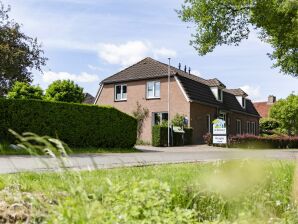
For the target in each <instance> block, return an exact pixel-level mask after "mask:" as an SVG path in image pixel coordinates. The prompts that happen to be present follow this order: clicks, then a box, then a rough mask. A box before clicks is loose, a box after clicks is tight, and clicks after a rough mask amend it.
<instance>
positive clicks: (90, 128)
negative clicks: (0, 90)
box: [0, 99, 137, 148]
mask: <svg viewBox="0 0 298 224" xmlns="http://www.w3.org/2000/svg"><path fill="white" fill-rule="evenodd" d="M9 128H10V129H13V130H14V131H16V132H18V133H23V132H29V131H30V132H34V133H36V134H38V135H42V136H44V135H47V136H51V137H56V138H59V139H60V140H62V141H64V142H65V143H67V144H69V145H70V146H73V147H104V148H113V147H115V148H130V147H132V146H133V145H134V144H135V142H136V135H137V122H136V120H135V119H134V118H133V117H131V116H129V115H127V114H125V113H122V112H120V111H118V110H116V109H115V108H112V107H98V106H95V105H81V104H71V103H61V102H47V101H39V100H1V99H0V140H6V141H8V142H13V141H14V138H13V136H12V135H11V134H9V132H8V129H9Z"/></svg>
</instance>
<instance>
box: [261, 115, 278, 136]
mask: <svg viewBox="0 0 298 224" xmlns="http://www.w3.org/2000/svg"><path fill="white" fill-rule="evenodd" d="M277 128H279V123H278V121H277V120H275V119H272V118H262V119H260V132H261V133H262V134H270V135H272V134H274V130H276V129H277Z"/></svg>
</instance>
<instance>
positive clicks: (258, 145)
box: [229, 135, 298, 149]
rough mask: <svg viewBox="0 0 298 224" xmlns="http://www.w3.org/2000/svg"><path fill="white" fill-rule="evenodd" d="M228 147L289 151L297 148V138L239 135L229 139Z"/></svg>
mask: <svg viewBox="0 0 298 224" xmlns="http://www.w3.org/2000/svg"><path fill="white" fill-rule="evenodd" d="M229 147H232V148H236V147H237V148H251V149H266V148H267V149H291V148H298V136H296V137H288V136H281V137H260V136H252V135H241V136H231V137H229Z"/></svg>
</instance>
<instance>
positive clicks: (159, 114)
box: [152, 112, 169, 125]
mask: <svg viewBox="0 0 298 224" xmlns="http://www.w3.org/2000/svg"><path fill="white" fill-rule="evenodd" d="M155 114H157V115H158V116H159V124H155ZM163 114H168V120H167V121H169V113H168V112H152V125H160V124H161V123H162V121H163V119H162V115H163Z"/></svg>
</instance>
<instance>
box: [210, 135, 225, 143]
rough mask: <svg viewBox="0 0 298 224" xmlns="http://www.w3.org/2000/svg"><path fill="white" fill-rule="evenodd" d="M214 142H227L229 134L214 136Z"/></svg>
mask: <svg viewBox="0 0 298 224" xmlns="http://www.w3.org/2000/svg"><path fill="white" fill-rule="evenodd" d="M213 143H214V144H227V136H225V135H222V136H220V135H218V136H216V135H215V136H213Z"/></svg>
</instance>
